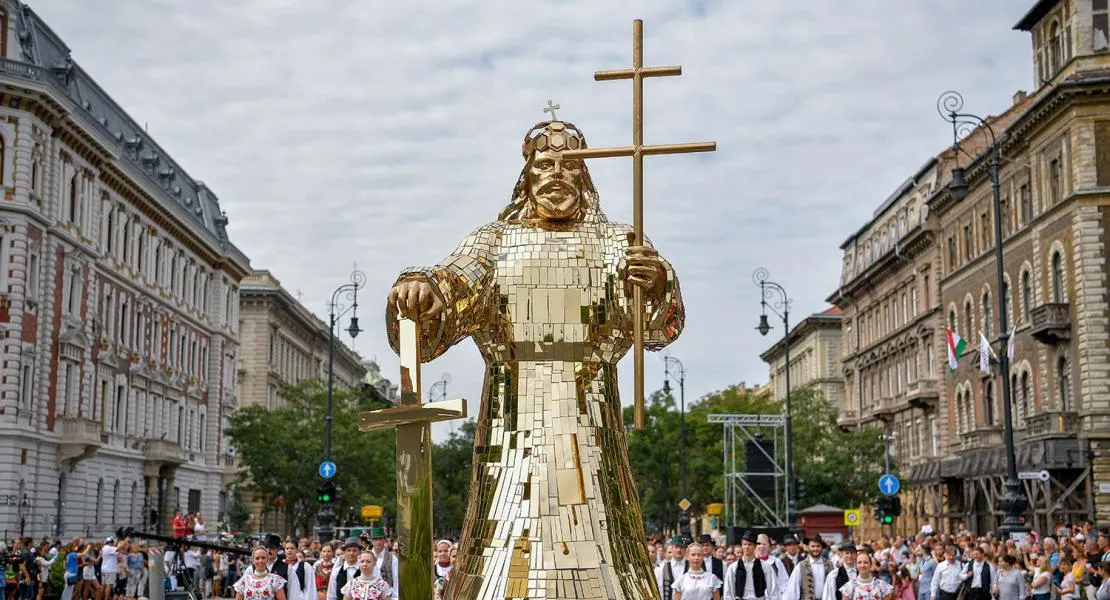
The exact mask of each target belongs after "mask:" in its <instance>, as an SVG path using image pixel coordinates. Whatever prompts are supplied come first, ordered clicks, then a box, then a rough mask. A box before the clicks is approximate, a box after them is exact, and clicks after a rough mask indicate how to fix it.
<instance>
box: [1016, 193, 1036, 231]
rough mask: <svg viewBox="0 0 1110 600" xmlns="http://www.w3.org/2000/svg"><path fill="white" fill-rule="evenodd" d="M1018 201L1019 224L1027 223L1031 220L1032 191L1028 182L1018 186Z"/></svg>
mask: <svg viewBox="0 0 1110 600" xmlns="http://www.w3.org/2000/svg"><path fill="white" fill-rule="evenodd" d="M1018 201H1019V202H1020V203H1021V224H1022V225H1028V224H1029V221H1032V220H1033V191H1032V190H1031V189H1030V188H1029V184H1028V183H1023V184H1021V187H1020V188H1018Z"/></svg>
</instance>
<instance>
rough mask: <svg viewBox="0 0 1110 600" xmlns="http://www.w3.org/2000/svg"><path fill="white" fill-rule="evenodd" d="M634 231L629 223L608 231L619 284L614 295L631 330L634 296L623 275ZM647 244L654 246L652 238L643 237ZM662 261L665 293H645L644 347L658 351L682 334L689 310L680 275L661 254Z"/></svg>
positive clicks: (621, 314) (625, 325)
mask: <svg viewBox="0 0 1110 600" xmlns="http://www.w3.org/2000/svg"><path fill="white" fill-rule="evenodd" d="M630 233H632V228H631V227H629V226H627V225H617V224H614V225H612V226H611V231H610V234H609V240H610V252H613V253H614V255H613V259H614V263H615V264H616V269H617V270H616V273H617V280H618V281H617V282H616V284H615V285H617V286H619V287H618V289H616V290H614V292H615V294H614V296H615V297H616V298H617V299H618V300H617V302H618V304H619V306H620V309H621V310H620V311H619V312H620V316H621V318H622V321H623V323H622V327H624V328H627V331H630V332H631V331H632V324H633V320H632V309H633V306H632V298H631V296H626V295H625V294H624V278H625V269H626V266H627V265H626V262H625V255H626V254H627V251H628V234H630ZM644 245H645V246H648V247H651V248H654V247H655V246H653V245H652V243H651V239H649V238H648V237H647V236H644ZM659 258H660V259H662V261H663V269H664V270H665V271H666V274H667V281H666V283H665V284H664V288H663V292H662V293H661V294H659V295H658V296H656V297H655V298H652V297H650V296H649V295H645V296H644V348H645V349H647V350H649V351H652V352H655V351H658V350H662V349H663V348H665V347H666V346H667V345H668V344H670V343H671V342H673V341H675V340H676V339H678V336H679V335H680V334H681V333H682V328H683V327H684V326H685V323H686V309H685V308H684V307H683V305H682V290H681V289H680V288H679V286H678V277H677V276H675V272H674V268H673V267H671V263H669V262H667V260H666V259H665V258H663V257H662V256H660V257H659Z"/></svg>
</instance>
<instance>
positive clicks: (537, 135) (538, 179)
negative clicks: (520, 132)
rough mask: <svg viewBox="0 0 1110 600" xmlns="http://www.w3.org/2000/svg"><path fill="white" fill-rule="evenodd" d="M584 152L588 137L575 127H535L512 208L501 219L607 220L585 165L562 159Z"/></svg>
mask: <svg viewBox="0 0 1110 600" xmlns="http://www.w3.org/2000/svg"><path fill="white" fill-rule="evenodd" d="M584 148H586V137H585V136H584V135H582V132H581V131H580V130H579V129H578V128H577V127H575V126H574V124H573V123H567V122H565V121H542V122H540V123H537V124H536V125H534V126H533V127H532V128H531V129H530V130H529V131H528V133H526V134H525V135H524V144H523V146H522V151H523V154H524V169H523V170H522V171H521V173H520V178H519V179H518V180H517V183H516V186H515V187H514V188H513V197H512V200H511V201H510V203H509V206H507V207H506V208H505V210H503V211H501V215H500V216H499V217H498V219H499V220H502V221H514V220H522V219H538V220H542V221H548V222H580V221H585V220H595V219H598V218H601V219H604V215H602V214H601V212H600V208H599V207H598V198H597V190H596V189H595V188H594V183H593V180H592V179H590V172H589V170H588V169H587V168H586V163H585V161H583V160H582V159H578V158H562V157H561V154H562V152H563V151H565V150H579V149H584Z"/></svg>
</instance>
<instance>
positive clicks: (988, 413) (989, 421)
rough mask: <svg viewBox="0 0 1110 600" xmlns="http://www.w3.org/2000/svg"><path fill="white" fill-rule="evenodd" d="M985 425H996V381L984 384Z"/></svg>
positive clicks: (991, 380)
mask: <svg viewBox="0 0 1110 600" xmlns="http://www.w3.org/2000/svg"><path fill="white" fill-rule="evenodd" d="M983 424H984V425H988V426H989V425H994V380H993V379H988V380H986V381H984V382H983Z"/></svg>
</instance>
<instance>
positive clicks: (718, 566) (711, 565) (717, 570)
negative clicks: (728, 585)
mask: <svg viewBox="0 0 1110 600" xmlns="http://www.w3.org/2000/svg"><path fill="white" fill-rule="evenodd" d="M698 544H700V545H701V549H702V552H703V553H704V554H705V572H706V573H712V574H714V575H716V576H717V579H720V580H721V581H724V580H725V561H723V560H721V559H719V558H717V557H715V556H713V551H714V550H716V547H717V545H716V544H715V543H714V542H713V536H711V535H709V534H708V533H703V534H701V536H700V537H698Z"/></svg>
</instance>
